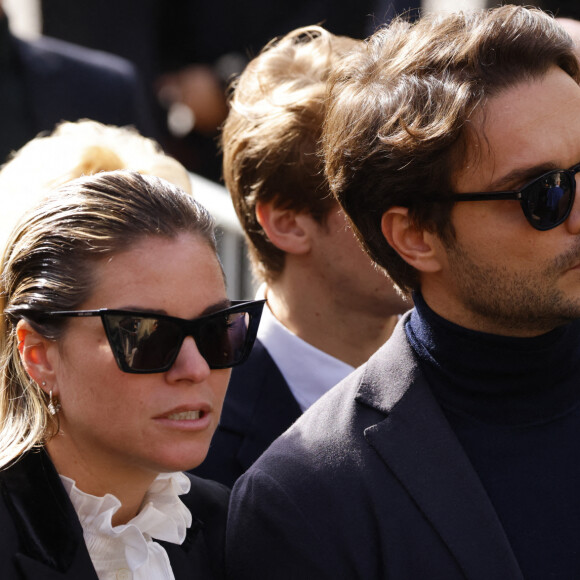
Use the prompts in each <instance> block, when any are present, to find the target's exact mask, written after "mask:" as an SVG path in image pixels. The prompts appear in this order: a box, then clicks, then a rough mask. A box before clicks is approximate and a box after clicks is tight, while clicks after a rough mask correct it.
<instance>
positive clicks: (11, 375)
mask: <svg viewBox="0 0 580 580" xmlns="http://www.w3.org/2000/svg"><path fill="white" fill-rule="evenodd" d="M180 233H191V234H194V235H196V236H198V237H199V238H201V239H202V240H203V241H204V242H205V243H207V244H208V245H209V246H210V247H211V248H212V249H213V251H214V252H215V253H216V260H218V257H217V248H216V241H215V235H214V222H213V219H212V218H211V216H210V215H209V213H208V212H207V211H206V210H205V209H204V208H203V207H202V206H201V205H199V204H198V203H197V202H196V201H195V200H194V199H193V198H192V197H191V196H190V195H189V194H187V193H185V192H183V191H182V190H180V189H179V188H177V187H175V186H174V185H172V184H170V183H169V182H167V181H164V180H161V179H159V178H156V177H152V176H146V175H141V174H139V173H134V172H126V171H114V172H108V173H99V174H97V175H94V176H91V177H84V178H80V179H77V180H74V181H71V182H69V183H67V184H65V185H64V186H62V187H60V188H58V189H56V190H55V191H54V192H52V193H51V194H50V195H49V196H47V197H46V198H45V199H43V200H42V201H41V202H40V203H39V204H38V205H37V206H36V207H35V208H33V209H31V210H29V212H28V213H26V214H25V215H24V216H23V218H22V219H21V221H20V223H19V224H18V225H17V227H16V228H15V230H14V231H13V232H12V234H11V236H10V238H9V241H8V245H7V249H6V252H5V255H4V259H3V262H2V276H1V279H0V296H1V300H2V313H3V316H2V322H1V334H0V466H6V465H7V464H9V463H10V462H12V461H13V460H15V459H17V458H18V457H19V456H20V455H21V454H22V453H24V452H26V451H27V450H29V449H30V448H32V447H33V446H36V445H40V444H42V443H44V442H45V441H46V440H48V439H49V438H50V437H51V436H52V435H54V433H55V432H56V429H57V428H58V425H57V424H56V421H55V419H54V417H53V416H51V414H50V413H49V410H48V401H47V397H46V394H45V393H44V391H43V390H42V389H41V388H40V386H39V385H37V384H36V383H35V382H34V381H32V379H31V378H30V377H29V376H28V374H27V373H26V371H25V369H24V366H23V364H22V361H21V357H20V353H19V351H18V340H17V336H16V326H17V324H18V321H19V320H20V319H25V320H27V321H28V322H29V323H30V324H31V325H32V326H33V327H34V328H35V329H36V330H37V331H38V332H39V333H40V334H41V335H43V336H45V337H46V338H49V339H51V340H57V339H58V338H59V337H60V336H61V335H62V332H63V330H64V328H65V327H64V326H63V324H65V323H63V322H62V321H57V322H56V323H55V322H54V321H52V320H51V321H50V323H49V322H47V321H46V319H43V317H42V313H43V312H47V311H51V310H75V309H76V308H78V307H79V305H81V304H82V303H83V302H84V301H86V300H87V299H88V297H89V296H90V295H91V292H92V287H93V279H94V278H93V271H94V267H95V263H96V262H98V261H99V260H102V259H103V258H106V257H108V256H111V255H113V254H117V253H119V252H122V251H125V250H127V249H129V248H130V247H131V246H132V245H133V244H135V243H136V242H137V241H139V240H141V239H143V238H144V237H151V236H161V237H165V238H175V237H176V236H177V235H178V234H180ZM200 283H203V281H200Z"/></svg>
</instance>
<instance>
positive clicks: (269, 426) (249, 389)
mask: <svg viewBox="0 0 580 580" xmlns="http://www.w3.org/2000/svg"><path fill="white" fill-rule="evenodd" d="M301 413H302V412H301V410H300V407H299V406H298V403H297V402H296V400H295V399H294V397H293V396H292V393H291V392H290V389H289V387H288V384H287V383H286V381H285V380H284V377H283V376H282V374H281V373H280V370H279V369H278V367H277V366H276V364H275V363H274V361H273V360H272V357H270V355H269V354H268V351H267V350H266V349H265V348H264V345H263V344H262V343H261V342H259V341H256V343H255V344H254V348H253V350H252V354H251V355H250V358H249V359H248V360H247V361H246V362H245V363H244V364H243V365H241V366H240V367H237V368H236V369H234V373H233V375H232V380H231V383H230V387H229V390H228V394H227V397H226V401H225V404H224V411H223V414H222V419H221V423H220V426H221V427H222V428H224V429H226V430H230V431H234V432H238V433H240V434H241V435H242V436H243V441H242V444H241V445H240V448H239V450H238V453H237V458H238V461H239V462H240V465H241V466H242V467H243V469H244V470H246V469H248V468H249V467H250V465H252V463H254V461H256V459H257V458H258V457H259V456H260V455H261V454H262V453H263V451H264V450H265V449H266V448H267V447H268V446H269V445H270V443H272V441H274V439H276V438H277V437H278V436H279V435H280V434H281V433H283V432H284V431H285V430H286V429H287V428H288V427H290V425H292V423H293V422H294V421H295V420H296V419H298V417H300V415H301Z"/></svg>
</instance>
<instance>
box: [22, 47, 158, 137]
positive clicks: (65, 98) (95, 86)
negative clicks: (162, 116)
mask: <svg viewBox="0 0 580 580" xmlns="http://www.w3.org/2000/svg"><path fill="white" fill-rule="evenodd" d="M12 42H13V44H14V47H15V49H16V52H17V55H18V60H19V65H20V68H21V71H22V75H23V79H24V86H25V92H26V95H27V98H28V109H29V112H30V118H31V121H32V123H31V124H32V129H33V131H34V134H33V135H31V138H32V137H34V136H35V135H36V134H37V133H38V132H40V131H52V130H53V129H54V126H55V125H56V124H57V123H59V122H61V121H63V120H66V121H77V120H79V119H84V118H87V119H93V120H95V121H100V122H101V123H105V124H110V125H119V126H122V125H134V126H135V127H136V128H137V129H138V130H139V131H140V132H141V133H143V134H144V135H148V136H151V135H153V133H154V129H153V121H152V119H151V114H150V110H149V106H148V104H147V102H146V96H145V92H144V89H143V87H142V86H141V85H140V83H139V79H138V77H137V73H136V70H135V67H134V66H133V65H132V64H131V63H130V62H129V61H127V60H125V59H123V58H120V57H118V56H114V55H111V54H107V53H105V52H101V51H97V50H91V49H87V48H83V47H80V46H77V45H73V44H70V43H68V42H63V41H61V40H56V39H53V38H48V37H41V38H39V39H36V40H32V41H24V40H21V39H18V38H16V37H12Z"/></svg>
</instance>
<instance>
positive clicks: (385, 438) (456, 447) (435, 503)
mask: <svg viewBox="0 0 580 580" xmlns="http://www.w3.org/2000/svg"><path fill="white" fill-rule="evenodd" d="M404 322H405V321H404V320H403V321H402V322H401V323H400V324H399V326H398V327H397V329H396V331H395V334H394V335H393V338H392V339H391V341H389V342H388V343H387V345H385V347H383V349H381V350H380V351H379V352H378V353H377V354H376V355H375V356H374V357H373V359H371V361H369V365H368V366H367V370H366V372H365V376H364V377H363V380H362V382H361V388H360V390H359V395H358V397H357V400H358V401H359V402H361V403H363V404H366V405H370V406H373V407H375V408H378V409H380V410H382V411H384V412H385V413H387V415H388V416H387V418H386V419H385V420H384V421H381V422H380V423H377V424H376V425H373V426H370V427H369V428H367V429H366V430H365V437H366V439H367V440H368V442H369V443H370V445H372V446H373V447H374V448H375V449H376V451H377V452H378V453H379V455H380V456H381V458H382V459H383V460H384V462H385V463H386V464H387V465H388V467H389V468H390V469H391V470H392V471H393V473H394V474H395V476H396V477H397V478H398V479H399V481H400V482H401V484H402V485H403V486H405V488H406V489H407V491H408V493H409V494H410V495H411V496H412V497H413V499H414V501H415V502H416V504H417V506H418V507H419V509H420V510H421V511H422V512H423V514H424V515H425V517H426V518H427V519H428V520H429V521H430V523H431V524H432V526H433V527H434V529H435V530H436V531H437V532H438V534H439V535H440V537H441V538H442V539H443V541H444V542H445V543H446V545H447V546H448V548H449V550H450V551H451V553H453V554H454V556H455V558H456V560H457V562H458V564H459V566H460V567H461V568H462V570H463V571H464V573H465V576H466V577H467V578H469V579H470V580H489V579H490V578H501V579H502V580H512V579H513V580H516V579H518V580H523V576H522V573H521V571H520V569H519V566H518V563H517V561H516V559H515V556H514V554H513V551H512V549H511V547H510V545H509V542H508V539H507V537H506V535H505V532H504V530H503V528H502V526H501V523H500V521H499V519H498V517H497V514H496V512H495V510H494V508H493V506H492V504H491V502H490V500H489V498H488V496H487V493H486V491H485V489H484V488H483V485H482V484H481V482H480V480H479V477H478V476H477V474H476V472H475V470H474V469H473V467H472V465H471V463H470V461H469V459H468V458H467V456H466V454H465V452H464V451H463V448H462V447H461V445H460V443H459V441H458V440H457V438H456V437H455V434H454V433H453V431H452V430H451V427H450V426H449V424H448V422H447V420H446V419H445V416H444V415H443V413H442V411H441V409H440V408H439V405H438V404H437V402H436V401H435V399H434V397H433V395H432V394H431V391H430V389H429V387H428V385H427V383H426V381H425V380H424V379H423V378H422V376H421V373H420V370H419V368H418V366H417V362H416V359H415V357H414V354H413V352H412V349H411V347H410V346H409V344H408V342H407V340H406V337H405V334H404ZM385 385H388V389H386V388H385Z"/></svg>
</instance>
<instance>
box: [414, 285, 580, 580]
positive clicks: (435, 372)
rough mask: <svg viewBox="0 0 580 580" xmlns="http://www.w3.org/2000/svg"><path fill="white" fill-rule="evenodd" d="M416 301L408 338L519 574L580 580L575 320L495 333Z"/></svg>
mask: <svg viewBox="0 0 580 580" xmlns="http://www.w3.org/2000/svg"><path fill="white" fill-rule="evenodd" d="M414 300H415V310H414V311H413V313H412V315H411V317H410V320H409V321H408V323H407V326H406V329H405V330H406V334H407V337H408V339H409V341H410V343H411V345H412V347H413V349H414V350H415V352H416V353H417V355H418V356H419V359H420V361H421V362H420V364H421V368H422V370H423V372H424V374H425V376H426V378H427V381H428V383H429V385H430V386H431V389H432V391H433V393H434V395H435V397H436V398H437V400H438V402H439V404H440V405H441V408H442V409H443V412H444V413H445V415H446V417H447V419H448V420H449V423H450V425H451V427H452V429H453V430H454V432H455V434H456V435H457V438H458V439H459V441H460V442H461V444H462V446H463V448H464V449H465V451H466V453H467V456H468V457H469V459H470V460H471V463H472V465H473V467H474V468H475V471H476V472H477V474H478V475H479V477H480V479H481V481H482V483H483V485H484V487H485V489H486V491H487V493H488V495H489V497H490V499H491V502H492V504H493V505H494V507H495V509H496V511H497V514H498V516H499V519H500V521H501V522H502V524H503V527H504V529H505V532H506V535H507V537H508V539H509V541H510V543H511V546H512V548H513V551H514V554H515V556H516V558H517V560H518V562H519V563H520V567H521V569H522V572H523V574H524V577H525V578H526V579H527V580H535V579H537V580H563V579H566V580H578V579H580V405H579V403H580V321H577V322H574V323H571V324H568V325H566V326H562V327H559V328H557V329H555V330H553V331H551V332H549V333H547V334H544V335H542V336H538V337H533V338H513V337H505V336H496V335H491V334H484V333H481V332H476V331H472V330H468V329H465V328H462V327H460V326H457V325H456V324H453V323H451V322H449V321H447V320H445V319H443V318H441V317H440V316H439V315H437V314H436V313H435V312H433V311H432V310H431V309H430V308H429V307H428V306H427V304H426V303H425V301H424V300H423V298H422V297H421V296H420V295H416V296H415V297H414ZM482 556H484V555H482ZM490 580H495V579H490ZM498 580H499V579H498Z"/></svg>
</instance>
